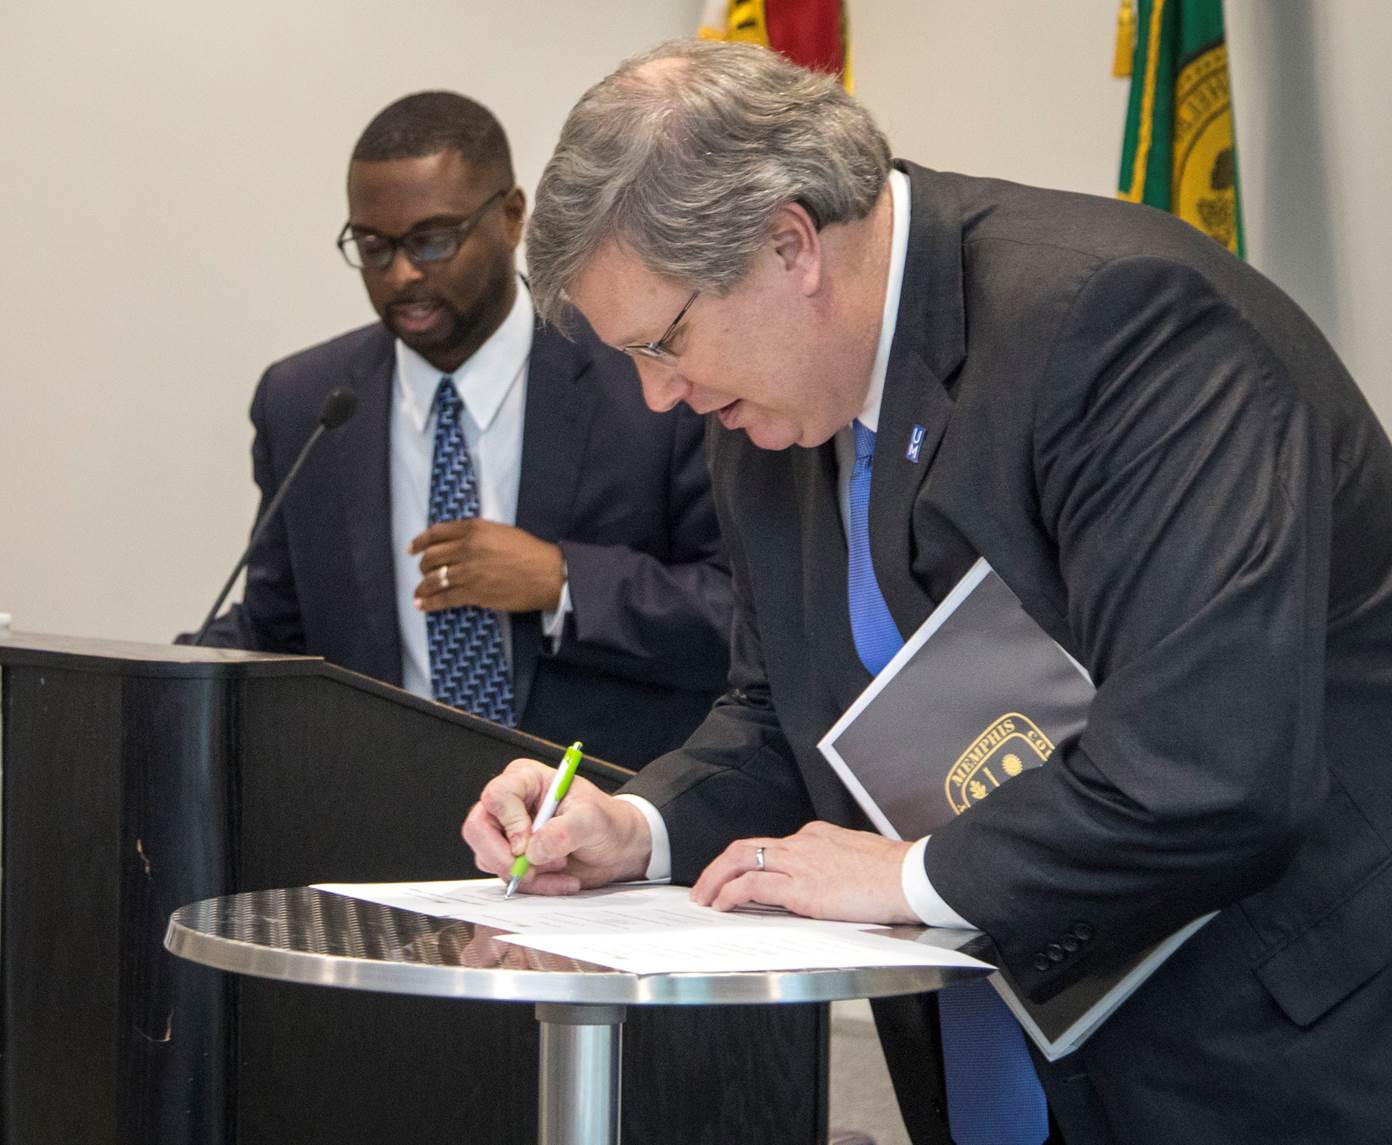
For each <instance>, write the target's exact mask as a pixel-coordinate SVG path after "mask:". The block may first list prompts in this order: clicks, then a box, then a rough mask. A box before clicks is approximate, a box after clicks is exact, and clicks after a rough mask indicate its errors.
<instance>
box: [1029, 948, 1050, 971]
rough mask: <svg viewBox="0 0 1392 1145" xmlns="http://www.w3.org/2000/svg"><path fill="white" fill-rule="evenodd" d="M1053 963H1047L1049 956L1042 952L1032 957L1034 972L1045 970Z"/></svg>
mask: <svg viewBox="0 0 1392 1145" xmlns="http://www.w3.org/2000/svg"><path fill="white" fill-rule="evenodd" d="M1052 965H1053V963H1052V962H1050V961H1049V956H1048V955H1047V954H1045V953H1043V952H1042V951H1041V952H1040V953H1038V954H1036V955H1035V956H1034V968H1035V969H1036V970H1047V969H1049V967H1050V966H1052Z"/></svg>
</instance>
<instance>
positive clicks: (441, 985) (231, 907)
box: [164, 887, 984, 1145]
mask: <svg viewBox="0 0 1392 1145" xmlns="http://www.w3.org/2000/svg"><path fill="white" fill-rule="evenodd" d="M504 933H506V932H504V931H500V930H497V929H495V928H493V927H488V926H482V925H478V924H475V923H469V922H456V921H453V920H451V919H444V918H435V917H432V916H430V915H424V914H417V913H415V912H414V911H407V910H398V909H397V908H395V907H389V906H382V905H379V904H377V903H371V902H364V901H362V900H359V899H351V898H345V897H343V896H341V895H336V894H330V893H327V892H324V891H317V890H314V889H312V888H309V887H299V888H294V889H290V890H272V891H254V892H250V893H246V894H236V895H227V896H224V897H222V898H213V899H205V900H204V901H202V902H197V903H193V904H191V905H189V906H185V907H181V908H180V909H179V910H177V911H175V912H174V915H173V917H172V918H171V919H170V920H169V930H168V932H167V933H166V935H165V939H164V945H165V946H166V947H167V948H168V949H169V950H170V951H171V952H172V953H174V954H177V955H179V956H180V957H182V958H188V959H190V960H192V961H194V962H199V963H202V964H203V965H205V966H212V967H216V968H217V969H219V970H228V971H231V972H233V973H236V974H250V975H253V976H255V977H259V978H274V979H279V980H282V981H286V982H302V983H307V984H309V985H316V986H338V987H344V988H347V989H352V990H375V991H381V992H384V993H392V994H425V995H430V996H432V997H437V998H469V999H475V1000H484V1001H506V1002H529V1003H533V1004H534V1005H535V1006H536V1017H537V1021H538V1022H540V1023H541V1031H540V1033H541V1062H540V1078H539V1092H540V1096H539V1107H540V1108H539V1115H540V1116H539V1130H538V1141H539V1143H540V1145H617V1142H618V1139H619V1137H618V1133H619V1100H618V1099H619V1047H620V1040H619V1038H620V1028H621V1026H622V1024H623V1020H624V1014H625V1010H626V1007H628V1006H698V1005H701V1006H708V1005H748V1004H753V1003H768V1002H834V1001H839V1000H842V999H845V998H878V997H886V996H890V995H894V994H913V993H919V992H922V991H926V990H937V989H941V988H942V987H943V986H946V985H949V984H951V983H953V982H959V981H963V980H964V979H967V978H971V977H975V976H977V975H979V974H980V973H982V972H981V971H979V970H972V969H955V968H945V967H931V966H891V967H871V968H862V969H840V970H779V971H751V972H746V973H689V972H688V973H673V974H641V975H640V974H631V973H628V972H626V971H622V970H613V969H610V968H608V967H605V966H597V965H594V964H593V963H588V962H578V961H576V960H574V959H570V958H564V957H561V956H560V955H556V954H547V953H545V952H542V951H539V950H532V949H530V948H528V947H525V946H518V945H515V944H512V943H507V942H499V941H498V937H499V936H500V935H501V934H504ZM883 933H889V934H892V935H893V936H894V937H897V938H903V939H904V940H906V941H914V940H916V939H918V938H920V937H921V936H923V935H924V933H925V932H924V930H923V928H921V927H904V928H897V929H895V930H893V931H887V932H883ZM959 933H960V932H959ZM983 941H984V940H983ZM674 1068H679V1066H677V1063H674Z"/></svg>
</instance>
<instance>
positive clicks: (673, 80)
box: [527, 39, 890, 322]
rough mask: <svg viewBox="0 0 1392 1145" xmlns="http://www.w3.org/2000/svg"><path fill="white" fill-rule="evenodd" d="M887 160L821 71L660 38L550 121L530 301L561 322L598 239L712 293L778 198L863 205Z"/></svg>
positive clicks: (772, 56)
mask: <svg viewBox="0 0 1392 1145" xmlns="http://www.w3.org/2000/svg"><path fill="white" fill-rule="evenodd" d="M648 65H652V66H648ZM889 163H890V154H889V143H888V141H887V140H886V139H885V137H884V134H883V133H882V132H881V131H880V129H879V128H878V127H876V125H875V122H874V120H872V119H871V117H870V113H869V112H868V111H866V110H865V108H863V107H862V106H861V105H860V104H858V103H856V101H855V100H853V99H852V98H851V97H850V96H849V95H847V94H846V92H845V91H844V90H843V89H842V87H841V85H840V84H839V83H837V81H836V80H835V79H834V78H832V77H831V76H827V75H822V74H820V73H817V72H811V71H807V70H806V69H804V68H800V67H798V66H797V65H795V64H793V63H790V62H789V61H788V60H786V59H784V58H783V57H782V56H780V55H778V54H777V53H776V52H772V51H770V50H768V49H767V48H761V47H757V46H755V45H752V44H736V43H722V42H714V41H708V40H696V39H691V40H673V41H670V42H668V43H665V44H661V45H659V46H658V47H656V48H654V49H652V50H651V51H649V52H646V53H644V54H643V55H641V56H635V57H633V58H632V59H629V60H625V61H624V63H622V64H621V65H620V66H619V68H618V70H617V71H615V72H614V73H613V74H612V75H610V76H608V77H607V78H605V79H603V80H601V81H600V82H599V83H598V84H596V85H595V86H594V87H592V88H590V90H589V91H587V92H586V93H585V94H584V95H583V96H582V97H581V99H580V102H579V103H577V104H576V105H575V108H574V110H572V111H571V113H570V116H569V118H568V119H567V120H566V123H565V126H564V127H563V128H562V129H561V138H560V142H559V143H558V144H557V145H556V151H555V154H554V155H552V156H551V160H550V162H548V163H547V165H546V170H545V171H544V172H543V174H542V177H541V182H540V184H539V185H538V187H537V194H536V206H535V207H534V208H533V210H532V219H531V225H530V228H529V230H528V232H527V262H528V268H529V270H530V275H531V285H532V295H533V298H534V299H535V300H536V305H537V309H538V311H539V312H540V313H541V315H542V317H544V318H546V319H547V320H548V321H552V322H563V321H564V313H565V298H566V292H567V291H568V290H569V289H570V288H571V287H572V286H573V285H574V283H575V281H576V279H577V278H578V277H579V276H580V274H582V273H583V271H584V269H585V267H586V265H587V264H588V263H589V261H590V259H592V258H593V257H594V256H595V255H596V254H597V253H598V251H599V250H600V248H601V247H603V246H604V245H605V244H606V243H607V242H609V241H610V240H614V241H617V242H619V243H621V244H623V245H624V246H626V247H628V248H629V249H630V250H632V251H633V252H634V253H635V254H636V255H637V256H638V258H639V259H640V260H641V261H642V263H643V265H644V266H646V267H647V268H648V269H649V270H650V271H652V272H653V273H654V274H657V275H659V276H661V277H663V278H666V279H670V280H672V281H673V282H676V283H678V284H679V285H682V286H683V287H686V288H689V289H692V290H697V289H699V290H701V291H702V292H704V293H711V294H717V295H719V294H724V293H726V292H728V291H729V290H730V289H731V288H733V287H734V286H735V285H737V284H738V283H739V281H740V280H741V279H742V278H743V277H744V275H745V274H746V273H747V271H748V270H749V267H750V265H751V264H752V262H753V260H754V256H755V254H756V253H757V251H758V250H759V248H760V247H762V246H763V244H764V242H765V241H766V240H767V238H768V233H769V227H770V225H771V223H772V219H773V216H774V214H775V213H776V212H777V211H778V210H779V209H780V208H781V207H784V206H786V205H787V204H789V203H793V202H796V203H800V204H801V205H802V206H803V207H804V208H806V210H807V211H808V213H809V214H810V215H811V216H812V218H813V220H814V221H815V222H816V223H817V224H818V225H819V226H827V225H829V224H832V223H841V222H849V221H851V220H853V219H860V218H864V217H865V216H866V215H867V214H869V213H870V209H871V208H872V207H873V206H874V204H875V200H876V199H877V198H878V196H879V194H880V192H881V190H882V189H883V187H884V184H885V180H886V178H887V177H888V175H889Z"/></svg>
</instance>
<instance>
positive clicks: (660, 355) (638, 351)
mask: <svg viewBox="0 0 1392 1145" xmlns="http://www.w3.org/2000/svg"><path fill="white" fill-rule="evenodd" d="M700 293H701V292H700V290H693V291H692V292H691V297H690V298H688V299H687V300H686V302H685V303H684V304H683V305H682V308H681V309H680V310H678V311H677V316H676V317H675V318H673V319H672V324H671V325H670V326H668V327H667V331H666V333H664V334H663V335H662V337H661V338H659V339H658V340H657V341H656V342H630V343H628V345H626V346H620V347H619V349H620V350H622V351H623V352H624V353H625V354H631V355H636V356H637V357H640V358H652V359H653V360H654V361H657V362H661V363H663V364H664V365H667V366H670V365H672V364H673V363H674V362H675V361H676V360H677V355H676V354H674V353H672V350H671V347H670V346H669V345H668V344H669V343H670V342H671V341H672V338H673V337H674V336H675V335H676V333H677V327H678V326H680V325H681V320H682V319H683V318H685V317H686V312H687V311H688V310H690V309H691V304H692V303H693V302H695V301H696V296H697V295H698V294H700Z"/></svg>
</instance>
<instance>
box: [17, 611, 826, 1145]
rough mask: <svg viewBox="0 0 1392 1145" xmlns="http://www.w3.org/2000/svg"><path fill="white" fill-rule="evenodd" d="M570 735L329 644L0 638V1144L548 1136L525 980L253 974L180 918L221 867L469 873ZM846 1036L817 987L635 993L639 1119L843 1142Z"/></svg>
mask: <svg viewBox="0 0 1392 1145" xmlns="http://www.w3.org/2000/svg"><path fill="white" fill-rule="evenodd" d="M582 734H583V732H582V731H577V735H582ZM560 750H561V749H560V748H559V747H557V746H556V745H553V744H549V743H546V742H544V741H541V740H536V739H533V738H531V737H529V736H525V735H521V734H519V733H516V732H512V731H509V730H507V729H504V728H500V727H498V726H496V725H494V724H490V723H488V722H486V721H483V720H478V719H475V718H473V717H471V716H467V715H464V714H462V713H460V712H456V711H453V710H452V709H449V708H446V707H443V706H441V705H438V704H433V703H430V702H428V701H425V700H421V699H419V698H417V697H414V696H411V695H409V694H407V693H405V692H402V691H400V690H398V689H396V688H392V687H389V686H387V685H385V684H380V683H378V682H376V681H373V680H369V679H367V678H366V677H362V676H358V675H356V674H354V673H351V672H347V671H344V670H342V669H340V668H336V667H334V666H332V665H329V664H325V663H324V662H323V661H322V660H319V659H316V658H309V657H286V656H263V655H256V654H251V653H242V652H230V651H225V650H219V649H201V648H182V647H169V646H164V645H142V644H117V643H111V642H105V641H95V640H80V639H73V638H65V637H47V636H26V635H24V634H14V635H12V636H9V637H7V638H0V768H3V771H2V772H0V800H2V801H3V802H0V814H2V818H0V830H3V835H0V861H3V874H2V876H0V1145H50V1143H52V1142H57V1141H64V1142H67V1141H72V1142H78V1141H80V1142H83V1143H84V1145H108V1143H110V1145H195V1143H196V1145H214V1143H216V1145H272V1143H282V1142H283V1143H287V1145H290V1143H293V1145H315V1143H318V1142H324V1143H333V1145H357V1143H362V1145H368V1143H371V1145H378V1143H383V1142H395V1141H410V1140H451V1139H452V1140H458V1141H478V1142H488V1143H490V1145H513V1143H516V1145H524V1143H530V1142H533V1141H535V1139H536V1098H537V1094H536V1077H537V1033H536V1023H535V1022H534V1021H533V1020H532V1018H531V1015H530V1014H529V1013H527V1012H526V1008H525V1007H511V1006H504V1005H500V1004H496V1003H486V1002H465V1003H460V1002H451V1003H441V1002H439V1001H436V1000H433V999H428V998H411V997H400V996H392V995H368V994H359V993H356V992H352V993H349V992H340V991H332V990H315V989H313V988H311V987H307V986H298V985H290V984H283V983H275V982H269V981H261V980H257V979H247V978H234V977H231V976H228V975H223V974H221V973H218V972H216V971H212V970H207V969H204V968H201V967H198V966H195V965H192V964H190V963H187V962H183V961H182V960H179V959H175V958H173V957H172V956H171V955H169V954H167V953H166V952H165V951H164V949H163V948H162V946H161V940H162V938H163V935H164V931H165V926H166V924H167V923H168V920H169V915H170V913H171V912H172V911H173V910H174V909H175V908H176V907H178V906H180V905H182V904H184V903H188V902H192V901H194V900H197V899H203V898H209V897H212V896H215V895H225V894H230V893H235V892H239V891H249V890H259V889H264V888H271V887H280V886H296V885H302V884H307V883H314V882H325V881H334V882H367V881H404V880H414V879H444V878H463V877H470V876H473V875H475V874H477V872H476V871H475V870H474V869H473V865H472V862H471V861H470V858H469V853H468V850H467V848H465V847H464V845H463V843H462V842H461V841H460V839H459V834H458V832H459V824H460V822H461V821H462V819H463V817H464V814H465V812H466V811H467V810H468V808H469V806H470V804H471V803H472V802H473V801H474V800H475V799H476V798H477V796H478V792H479V790H480V788H482V786H483V784H484V783H485V782H486V781H487V780H488V778H489V777H490V776H491V775H493V774H494V773H496V772H497V771H498V770H500V769H501V768H502V767H503V765H505V764H506V763H507V761H508V760H510V759H512V758H513V757H515V756H517V755H531V756H535V757H538V758H541V759H546V760H555V759H558V758H559V756H560ZM583 773H584V774H585V775H587V776H588V777H589V778H590V779H591V780H593V781H594V782H596V783H598V784H600V785H601V786H604V787H607V788H611V789H612V788H613V787H616V786H617V785H618V784H619V783H621V782H622V781H623V780H624V778H625V777H626V776H627V775H628V773H627V772H626V771H624V770H623V769H622V768H618V767H615V766H613V765H611V764H607V763H603V762H601V761H598V760H590V759H587V760H586V761H585V765H584V767H583ZM826 1038H827V1018H826V1009H825V1007H824V1006H811V1005H809V1006H788V1007H778V1006H751V1007H725V1008H713V1007H712V1008H705V1007H696V1008H690V1009H687V1008H671V1009H661V1010H652V1011H647V1010H642V1011H635V1012H634V1013H632V1014H631V1015H630V1019H629V1022H628V1025H627V1027H626V1029H625V1042H624V1058H623V1073H624V1090H623V1098H622V1108H623V1115H622V1124H623V1134H624V1140H626V1141H632V1142H640V1143H661V1145H725V1143H733V1142H739V1143H744V1142H749V1143H755V1142H757V1143H760V1145H766V1143H767V1145H785V1143H786V1145H813V1143H817V1142H825V1140H826ZM368 1051H370V1052H368ZM442 1131H443V1132H442Z"/></svg>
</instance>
